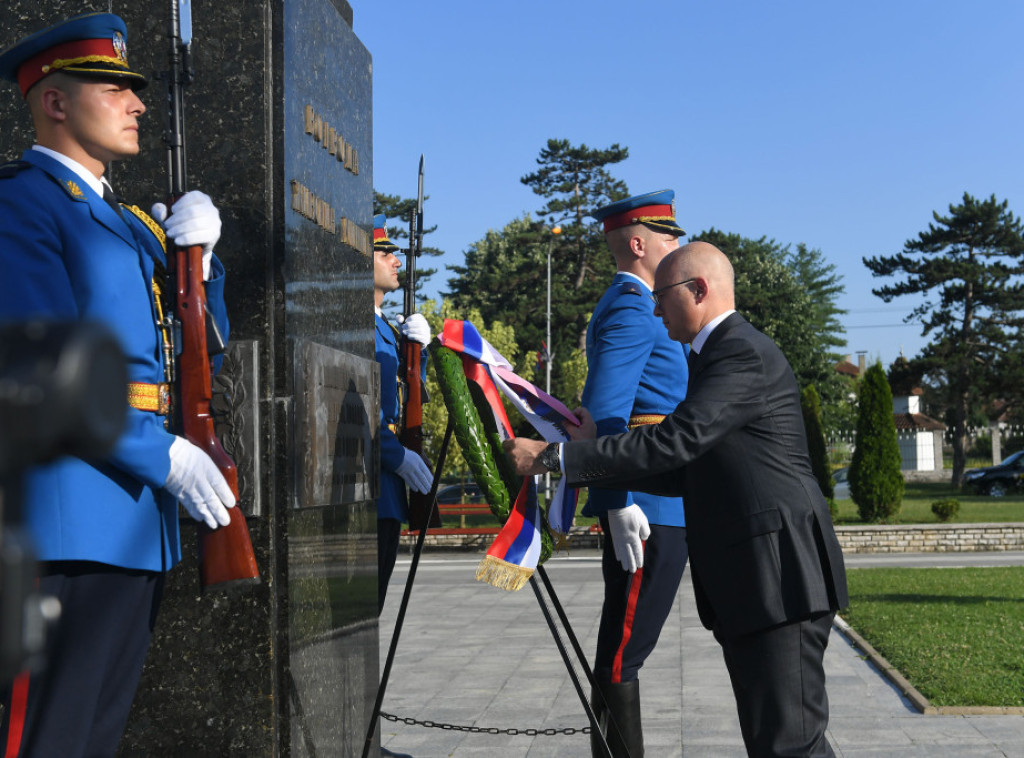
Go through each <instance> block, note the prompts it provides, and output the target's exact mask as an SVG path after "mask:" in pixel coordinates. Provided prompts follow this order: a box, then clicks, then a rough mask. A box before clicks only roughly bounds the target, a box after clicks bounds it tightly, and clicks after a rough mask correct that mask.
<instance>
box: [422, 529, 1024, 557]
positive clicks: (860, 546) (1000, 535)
mask: <svg viewBox="0 0 1024 758" xmlns="http://www.w3.org/2000/svg"><path fill="white" fill-rule="evenodd" d="M836 535H837V536H838V537H839V544H840V545H841V546H842V548H843V552H844V553H958V552H959V553H972V552H981V551H985V550H1024V524H916V525H899V526H838V527H836ZM602 538H603V535H602V534H601V533H600V532H590V531H589V530H588V529H584V528H580V529H579V530H578V531H577V530H576V529H574V530H573V533H572V536H571V537H570V539H569V549H568V550H569V553H570V554H571V553H572V551H573V550H594V549H597V548H599V547H600V546H601V539H602ZM493 540H494V536H493V535H476V534H474V535H459V534H437V533H428V534H427V537H426V539H425V540H424V547H425V548H428V549H429V548H433V549H448V550H464V551H467V552H483V551H486V550H487V548H488V547H489V546H490V544H491V542H492V541H493ZM415 544H416V535H415V534H408V535H404V536H403V537H402V547H403V548H407V549H410V550H411V549H412V547H413V546H414V545H415Z"/></svg>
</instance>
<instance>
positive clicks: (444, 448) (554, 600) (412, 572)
mask: <svg viewBox="0 0 1024 758" xmlns="http://www.w3.org/2000/svg"><path fill="white" fill-rule="evenodd" d="M454 429H455V422H454V421H452V419H451V417H449V419H448V426H447V428H446V429H445V432H444V439H443V441H442V442H441V451H440V453H439V454H438V458H437V465H436V467H435V468H434V480H433V483H432V484H431V487H430V494H429V495H428V500H429V502H430V513H428V514H427V516H426V519H425V520H424V527H423V528H422V529H420V530H419V534H418V536H417V538H416V547H415V548H414V550H413V555H412V562H411V563H410V565H409V576H408V578H407V579H406V581H405V591H404V592H403V593H402V604H401V605H400V606H399V609H398V617H397V619H396V620H395V631H394V632H393V633H392V635H391V645H390V646H389V648H388V657H387V660H386V662H385V663H384V671H383V673H382V674H381V678H380V685H378V687H377V699H376V700H375V701H374V704H373V713H371V714H370V724H369V727H368V728H367V730H366V742H365V743H364V744H363V754H362V758H368V757H369V754H370V749H371V747H372V745H373V735H374V732H376V730H377V720H378V719H379V718H380V710H381V705H382V704H383V702H384V693H385V691H386V690H387V686H388V679H389V678H390V676H391V667H392V665H393V664H394V661H395V651H396V650H397V649H398V638H399V636H400V635H401V633H402V625H403V623H404V622H405V612H406V610H407V609H408V606H409V598H410V597H411V596H412V585H413V582H414V581H415V580H416V568H417V566H418V565H419V560H420V554H421V553H422V552H423V543H424V541H425V540H426V536H427V526H426V524H429V523H430V519H431V518H433V514H434V512H435V511H436V510H437V488H438V485H439V484H440V480H441V471H442V470H443V469H444V461H445V458H446V457H447V455H448V445H449V444H450V442H451V438H452V432H453V431H454ZM538 576H539V577H540V579H541V583H542V584H543V585H544V589H545V590H546V592H547V595H548V601H550V603H551V606H552V607H553V608H554V609H555V612H556V613H557V614H558V619H559V621H560V622H561V625H562V629H563V630H564V632H565V634H566V636H567V637H568V638H569V641H570V643H571V644H572V648H573V652H574V653H575V655H576V658H577V660H578V661H579V663H580V666H581V667H582V668H583V671H584V673H585V674H586V676H587V681H588V682H589V683H590V686H591V690H592V691H593V692H594V693H595V694H596V696H597V697H599V698H602V697H603V696H602V695H601V689H600V687H598V686H597V682H596V680H595V679H594V672H593V671H592V670H591V668H590V665H589V664H588V663H587V659H586V656H585V655H584V653H583V648H582V647H580V643H579V640H578V639H577V637H576V634H575V632H573V630H572V626H571V625H570V623H569V617H568V616H567V615H566V613H565V609H564V608H563V607H562V604H561V602H560V601H559V599H558V595H556V594H555V588H554V587H553V586H552V585H551V581H550V580H549V579H548V574H547V571H545V569H544V567H543V566H537V569H536V571H535V572H534V576H531V577H530V587H531V588H533V593H534V595H535V596H536V597H537V602H538V604H539V605H540V608H541V612H542V613H543V614H544V620H545V621H546V622H547V625H548V629H550V630H551V636H552V638H553V639H554V641H555V645H556V646H557V647H558V652H559V654H560V655H561V656H562V661H563V663H565V668H566V671H567V672H568V673H569V678H570V679H572V683H573V686H574V687H575V688H576V694H577V695H579V698H580V703H582V704H583V710H584V711H585V712H586V714H587V718H588V719H589V720H590V728H591V730H592V731H591V735H592V736H593V735H597V737H598V739H599V740H600V744H601V746H602V748H603V750H604V754H605V756H606V757H607V758H614V756H613V755H612V752H611V748H610V747H609V746H608V740H607V738H606V737H605V736H604V734H603V733H602V731H601V727H600V724H599V723H598V719H597V715H596V714H595V713H594V709H593V708H592V707H591V705H590V700H589V699H588V698H587V695H586V693H585V692H584V690H583V685H582V683H581V682H580V678H579V675H578V674H577V673H576V669H575V667H574V666H573V663H572V660H571V659H570V657H569V652H568V650H567V649H566V646H565V642H564V641H563V640H562V635H561V633H560V632H559V630H558V627H557V626H556V625H555V621H554V618H553V617H552V615H551V611H550V610H549V608H548V604H547V602H545V599H544V596H543V594H542V593H541V589H540V585H539V584H538V582H537V577H538ZM608 726H609V729H614V730H616V732H617V731H618V725H616V724H615V721H614V719H613V718H611V715H610V714H609V720H608Z"/></svg>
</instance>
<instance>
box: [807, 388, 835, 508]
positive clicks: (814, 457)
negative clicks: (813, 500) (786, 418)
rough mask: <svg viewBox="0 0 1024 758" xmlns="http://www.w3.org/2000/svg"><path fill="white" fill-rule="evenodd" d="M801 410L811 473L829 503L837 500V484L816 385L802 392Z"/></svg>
mask: <svg viewBox="0 0 1024 758" xmlns="http://www.w3.org/2000/svg"><path fill="white" fill-rule="evenodd" d="M800 410H801V411H803V414H804V433H805V434H806V435H807V452H808V453H810V456H811V471H813V472H814V478H815V479H817V480H818V486H819V487H820V488H821V494H822V495H824V496H825V497H826V498H827V499H828V500H829V502H831V501H832V500H833V499H834V498H835V494H836V493H835V482H834V481H832V468H831V467H830V466H829V465H828V451H827V450H826V448H825V433H824V432H823V431H822V428H821V399H820V398H819V397H818V391H817V390H816V389H814V385H813V384H812V385H808V386H807V387H804V388H803V389H802V390H801V391H800Z"/></svg>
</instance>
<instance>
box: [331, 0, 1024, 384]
mask: <svg viewBox="0 0 1024 758" xmlns="http://www.w3.org/2000/svg"><path fill="white" fill-rule="evenodd" d="M350 1H351V3H352V7H353V12H354V23H353V26H354V28H355V32H356V34H357V36H358V37H359V38H360V39H361V40H362V42H363V44H365V45H366V47H367V48H368V49H369V51H370V52H371V54H372V55H373V62H374V77H373V79H374V84H373V86H374V96H373V100H374V166H373V170H374V187H375V188H376V189H377V190H379V191H382V192H387V193H390V194H399V195H402V196H405V197H410V196H414V195H415V192H416V167H417V164H418V161H419V156H420V154H421V153H422V154H424V155H425V165H426V181H425V185H426V194H427V195H429V196H430V200H429V202H428V203H427V205H426V216H427V218H426V222H427V223H428V224H437V225H438V230H437V232H436V233H435V234H433V235H432V236H431V237H430V238H429V239H430V243H431V244H432V245H433V246H434V247H438V248H440V249H443V250H445V251H447V252H446V255H445V257H444V258H443V259H441V266H443V265H445V264H456V265H457V264H461V263H462V262H463V254H464V252H465V250H466V249H467V247H468V246H469V245H470V244H471V243H472V242H474V241H476V240H479V239H481V238H482V237H483V236H484V234H485V233H486V232H487V230H488V229H500V228H501V227H503V226H504V225H505V224H506V223H507V222H508V221H510V220H511V219H513V218H517V217H520V216H522V215H523V214H525V213H527V212H532V211H535V210H537V209H538V208H539V207H540V206H541V205H542V202H543V201H542V198H540V197H538V196H536V195H534V194H533V193H532V192H531V191H530V190H529V189H528V188H527V187H525V186H524V185H522V184H521V183H520V181H519V178H520V177H521V176H523V175H524V174H526V173H529V172H530V171H532V170H533V169H534V167H535V165H536V164H535V160H536V158H537V155H538V153H539V152H540V149H541V148H542V147H543V146H544V145H545V144H546V142H547V140H548V139H549V138H564V139H568V140H569V141H570V142H572V143H573V144H580V143H585V144H587V145H589V146H591V147H596V148H603V147H607V146H609V145H611V144H612V143H616V142H617V143H619V144H620V145H622V146H625V147H628V148H629V152H630V157H629V158H628V159H627V160H626V161H624V162H623V163H620V164H618V165H616V166H614V167H613V168H612V171H613V173H614V175H615V176H617V177H619V178H621V179H624V180H625V181H626V182H627V184H628V185H629V188H630V191H631V192H633V193H637V194H638V193H641V192H649V191H653V190H657V189H663V188H672V189H674V190H675V191H676V213H677V216H678V217H679V220H680V223H681V224H682V226H683V227H684V228H685V229H687V230H688V231H690V232H691V233H696V232H698V231H700V230H703V229H708V228H711V227H715V228H718V229H720V230H723V231H727V232H735V233H738V234H741V235H743V236H746V237H752V238H759V237H762V236H766V237H768V238H770V239H775V240H776V241H777V242H779V243H783V244H790V245H794V246H795V245H796V243H799V242H803V243H805V244H807V245H808V246H809V247H812V248H817V249H819V250H821V252H822V254H823V255H824V257H825V259H826V260H827V261H828V262H829V263H833V264H835V266H836V268H837V273H839V274H840V275H841V276H842V278H843V284H844V286H845V288H846V292H845V294H844V295H843V297H842V298H840V300H839V305H840V306H841V307H842V308H845V309H846V310H848V311H849V313H848V315H847V316H846V317H845V318H844V326H845V327H846V329H847V333H846V337H847V340H848V343H849V344H848V346H847V348H846V349H847V351H848V352H849V353H851V354H852V353H856V352H858V351H866V352H867V355H868V358H869V360H874V359H876V358H880V359H881V360H882V361H883V364H885V365H888V364H889V363H890V362H891V361H892V360H893V359H895V358H896V357H897V356H898V355H899V353H900V351H901V349H902V350H903V352H904V353H905V354H906V355H908V356H913V355H914V354H916V353H917V352H918V351H919V350H920V349H921V347H922V346H923V345H924V344H925V342H926V340H925V339H923V338H922V337H921V336H920V327H919V326H915V325H902V321H903V317H904V316H905V315H906V314H908V313H909V312H910V310H911V309H912V307H913V306H914V305H916V303H917V301H916V300H912V299H910V298H901V299H899V300H896V301H894V302H893V303H890V304H886V303H884V302H882V300H880V299H879V298H877V297H875V296H873V295H872V294H871V288H872V287H877V286H878V285H879V284H880V283H883V281H882V280H876V279H873V277H872V276H871V275H870V273H869V272H868V271H867V269H866V268H865V267H864V265H863V263H862V262H861V259H862V257H863V256H871V255H891V254H893V253H896V252H899V251H900V250H901V249H902V248H903V244H904V242H905V241H906V240H907V239H911V238H915V237H916V236H917V234H918V233H919V232H921V231H924V230H926V229H927V227H928V224H929V223H930V222H931V221H932V211H939V212H940V213H946V212H948V208H949V205H950V204H951V203H958V202H960V200H961V198H962V197H963V193H964V192H965V191H966V192H970V193H971V194H972V195H974V196H975V197H979V198H980V197H988V196H989V195H992V194H995V195H996V197H997V198H998V199H999V200H1008V201H1009V204H1010V209H1011V210H1012V211H1013V212H1014V213H1015V215H1017V216H1020V215H1022V214H1024V139H1022V134H1024V130H1022V121H1024V118H1022V116H1024V105H1022V104H1024V54H1022V53H1021V43H1020V33H1021V30H1022V29H1024V3H1021V2H1019V0H978V2H974V3H965V2H962V1H960V2H950V1H949V0H914V1H910V0H889V1H888V2H876V1H875V0H865V1H862V2H858V3H831V2H821V0H818V2H806V1H804V0H794V1H792V2H787V1H786V0H783V1H782V2H776V3H760V2H758V3H755V2H730V1H728V0H723V1H721V2H702V3H695V2H688V1H687V0H634V1H633V2H628V3H623V2H611V1H609V0H597V1H592V2H575V1H572V0H547V1H546V2H536V1H534V0H525V1H524V2H520V3H489V2H480V0H475V1H474V2H469V1H468V0H443V1H442V2H439V3H423V2H413V1H412V0H397V1H393V2H381V1H380V0H350ZM448 277H449V274H447V273H446V272H444V271H440V272H439V273H438V274H437V275H436V276H435V277H434V279H435V280H436V281H432V282H431V286H430V287H429V288H428V289H427V293H428V294H433V295H436V292H437V290H439V289H444V288H445V282H446V281H447V279H448ZM541 297H542V293H538V298H541ZM855 360H856V359H855Z"/></svg>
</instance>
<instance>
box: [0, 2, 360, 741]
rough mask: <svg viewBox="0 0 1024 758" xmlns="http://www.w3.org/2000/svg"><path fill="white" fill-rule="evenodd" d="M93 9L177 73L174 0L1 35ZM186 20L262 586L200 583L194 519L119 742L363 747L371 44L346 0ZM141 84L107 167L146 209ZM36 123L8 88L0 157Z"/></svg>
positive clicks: (98, 7) (151, 69)
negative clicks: (358, 30) (129, 153)
mask: <svg viewBox="0 0 1024 758" xmlns="http://www.w3.org/2000/svg"><path fill="white" fill-rule="evenodd" d="M86 11H112V12H114V13H117V14H119V15H120V16H122V17H123V18H124V19H125V21H126V22H127V24H128V31H129V36H128V52H129V60H130V61H131V63H132V66H133V68H134V69H135V70H138V71H141V72H144V73H146V74H156V73H158V72H162V71H165V70H166V69H167V68H168V55H169V46H168V42H167V39H168V29H169V19H170V2H169V0H74V1H72V0H3V2H2V3H0V35H2V39H0V46H6V45H7V44H10V43H11V42H12V41H14V40H16V39H18V38H20V37H21V36H23V35H24V34H26V33H29V32H32V31H35V30H38V29H40V28H42V27H44V26H46V25H49V24H52V23H56V22H58V21H60V20H63V19H64V18H67V17H69V16H72V15H76V14H78V13H82V12H86ZM192 16H193V32H194V37H195V39H194V66H195V82H194V83H193V84H192V85H191V86H190V87H189V88H188V90H187V92H186V129H187V140H188V159H189V160H188V186H189V188H192V189H201V190H203V191H204V192H206V193H208V194H209V195H211V196H212V197H213V199H214V202H215V203H216V204H217V205H218V206H219V208H220V211H221V216H222V219H223V222H224V227H223V233H222V237H221V240H220V242H219V244H218V245H217V253H218V255H219V256H220V258H221V259H222V260H223V261H224V263H225V266H226V268H227V272H228V289H227V299H228V307H229V313H230V315H231V344H230V346H229V351H228V355H227V358H226V360H225V365H224V369H223V370H222V372H221V374H220V375H219V377H218V381H217V388H216V393H217V396H216V397H215V403H214V404H215V407H216V410H217V412H218V418H219V422H218V430H219V432H220V434H221V437H222V440H223V442H224V444H225V447H226V448H227V449H228V451H229V452H230V453H231V454H232V455H233V456H234V457H235V459H236V462H237V464H238V468H239V474H240V489H241V491H242V499H241V503H240V507H241V508H242V509H243V510H244V511H245V513H246V514H247V516H248V525H249V530H250V533H251V535H252V540H253V543H254V546H255V549H256V556H257V560H258V562H259V567H260V574H261V579H262V583H261V584H260V585H259V586H258V587H257V588H256V589H255V590H251V589H250V590H248V591H244V592H239V593H236V594H224V593H215V592H208V593H206V594H203V593H202V592H201V590H200V585H199V579H198V573H197V570H196V559H195V528H194V524H193V522H192V521H191V520H190V519H187V518H186V519H183V521H182V531H183V542H184V551H185V559H184V561H183V563H182V565H180V566H179V567H177V568H175V569H174V570H173V571H172V572H171V573H170V574H169V576H168V585H167V591H166V594H165V599H164V603H163V607H162V609H161V614H160V618H159V621H158V624H157V632H156V637H155V639H154V643H153V646H152V648H151V650H150V654H149V658H148V662H147V666H146V670H145V673H144V675H143V680H142V684H141V686H140V688H139V692H138V695H137V697H136V701H135V705H134V707H133V710H132V715H131V718H130V722H129V725H128V729H127V732H126V734H125V738H124V740H123V742H122V746H121V753H122V754H123V755H166V756H172V755H174V756H177V755H182V756H184V755H187V756H228V755H232V756H235V755H237V756H276V755H293V756H307V755H308V756H312V755H320V756H323V755H331V756H349V755H359V754H360V753H361V750H362V746H363V739H364V736H365V732H366V728H367V725H368V722H369V716H370V712H371V710H372V706H373V699H374V695H375V692H376V685H377V679H378V629H377V614H376V610H377V606H376V603H377V578H376V567H377V563H376V540H375V529H376V508H375V502H374V501H375V498H376V497H377V487H378V485H377V482H378V466H379V463H378V460H379V455H378V452H377V423H378V417H379V405H378V403H379V375H378V367H377V364H376V363H375V362H374V351H373V344H374V337H373V316H372V314H373V297H372V292H373V267H372V258H371V255H372V211H373V208H372V204H373V181H372V168H373V143H372V117H371V116H372V105H371V91H372V90H371V85H372V62H371V56H370V54H369V52H368V51H367V50H366V49H365V47H364V46H363V45H362V43H361V42H360V41H359V39H358V38H357V37H356V35H355V34H354V32H353V30H352V9H351V8H350V6H349V5H348V3H347V2H346V1H345V0H245V2H223V0H193V2H192ZM141 95H142V97H143V100H144V101H145V103H146V105H147V107H148V112H147V114H146V115H145V116H144V117H143V122H142V133H143V136H142V142H143V148H142V153H141V155H140V156H139V157H138V158H137V159H132V160H128V161H124V162H123V163H119V164H116V165H115V167H114V168H113V172H112V181H113V184H114V186H115V187H116V189H117V191H118V192H119V193H120V194H121V195H122V196H124V197H125V198H127V199H128V200H129V201H130V202H132V203H136V204H138V205H139V206H141V207H143V208H148V207H149V205H150V204H151V203H152V202H154V201H156V200H162V199H163V198H164V197H165V196H166V194H167V189H166V168H165V163H164V161H165V152H164V148H163V144H162V142H161V136H162V134H163V132H164V129H165V120H166V102H165V96H166V85H165V83H164V82H163V81H160V80H159V79H157V78H153V79H151V82H150V86H149V88H148V89H146V90H144V91H143V92H142V93H141ZM31 134H32V132H31V124H30V122H29V119H28V114H27V110H26V109H25V108H24V106H23V105H22V104H21V102H20V97H19V95H18V94H17V92H16V91H15V88H13V87H6V88H4V89H3V91H2V92H0V135H2V136H0V148H2V149H0V156H2V157H3V159H4V160H9V159H13V158H17V157H18V156H19V155H20V153H21V151H22V150H23V149H24V148H26V147H27V146H29V145H30V144H31Z"/></svg>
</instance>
